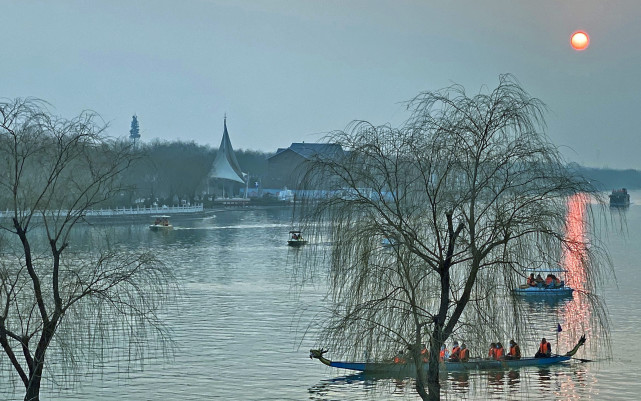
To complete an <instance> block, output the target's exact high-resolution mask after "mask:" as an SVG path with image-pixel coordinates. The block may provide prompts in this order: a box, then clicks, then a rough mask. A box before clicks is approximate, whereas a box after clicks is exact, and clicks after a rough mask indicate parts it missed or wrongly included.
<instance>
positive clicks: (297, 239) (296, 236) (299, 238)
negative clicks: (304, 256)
mask: <svg viewBox="0 0 641 401" xmlns="http://www.w3.org/2000/svg"><path fill="white" fill-rule="evenodd" d="M305 244H307V240H305V239H303V233H302V232H301V231H290V232H289V240H288V241H287V245H289V246H293V247H299V246H303V245H305Z"/></svg>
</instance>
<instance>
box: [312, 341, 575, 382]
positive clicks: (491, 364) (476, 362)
mask: <svg viewBox="0 0 641 401" xmlns="http://www.w3.org/2000/svg"><path fill="white" fill-rule="evenodd" d="M584 343H585V336H582V337H581V338H580V339H579V342H578V343H577V345H576V346H575V347H574V348H573V349H572V350H570V351H568V352H567V353H566V354H565V355H552V356H550V357H547V358H529V357H527V358H521V359H510V360H494V359H482V358H470V360H469V361H468V362H450V361H445V362H440V364H439V368H440V370H441V371H444V372H460V371H466V370H508V369H518V368H521V367H526V366H549V365H556V364H559V363H563V362H567V361H569V360H571V359H572V357H573V356H574V354H575V353H576V352H577V351H578V350H579V347H581V346H582V345H583V344H584ZM327 351H328V350H324V349H320V350H317V349H310V350H309V357H310V358H312V359H318V360H319V361H321V362H322V363H324V364H325V365H327V366H331V367H333V368H339V369H347V370H355V371H359V372H363V373H385V374H410V375H411V374H415V373H416V368H415V366H414V363H412V362H406V363H397V362H393V361H386V362H344V361H331V360H329V359H327V358H325V357H324V356H323V355H324V354H325V353H326V352H327ZM427 367H428V363H427V362H426V363H424V364H423V370H424V371H427Z"/></svg>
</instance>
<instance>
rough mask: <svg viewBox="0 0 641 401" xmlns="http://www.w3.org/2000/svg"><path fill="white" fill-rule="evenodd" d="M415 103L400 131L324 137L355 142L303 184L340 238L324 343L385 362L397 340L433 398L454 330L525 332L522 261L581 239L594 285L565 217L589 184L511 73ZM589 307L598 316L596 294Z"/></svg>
mask: <svg viewBox="0 0 641 401" xmlns="http://www.w3.org/2000/svg"><path fill="white" fill-rule="evenodd" d="M407 105H408V110H409V111H410V112H411V117H410V118H409V119H408V121H407V122H406V124H404V125H403V126H402V127H401V128H392V127H390V126H387V125H386V126H373V125H371V124H369V123H367V122H363V121H360V122H355V123H353V124H352V125H351V126H350V127H348V130H346V131H340V132H335V133H332V134H331V135H330V136H329V138H328V141H329V142H332V143H338V144H340V145H342V146H343V148H344V149H346V150H347V151H348V152H347V154H346V156H345V157H343V158H317V159H316V160H315V161H314V162H313V164H311V165H310V166H309V170H308V174H307V176H306V182H307V183H308V185H309V187H310V188H313V187H315V188H318V187H319V185H324V186H325V187H326V188H327V189H329V191H328V193H329V194H330V195H329V196H327V197H324V198H322V199H311V198H309V199H307V200H306V208H307V214H306V216H307V221H306V224H307V226H308V227H309V229H310V230H314V232H315V234H316V235H324V236H328V237H329V238H328V240H329V241H331V244H332V246H331V248H330V254H331V257H330V262H331V263H330V271H329V280H330V282H329V291H330V297H329V298H330V300H331V305H332V306H331V314H330V317H329V318H328V319H326V320H325V321H324V322H323V327H322V330H321V333H322V334H321V338H320V339H319V343H320V345H323V346H329V347H331V348H332V351H333V352H336V353H339V354H342V355H344V356H347V357H350V356H351V357H355V358H361V357H362V355H364V353H365V354H366V355H368V357H369V358H373V359H378V360H381V359H386V358H391V357H392V356H393V353H396V352H397V351H399V350H403V351H404V352H405V358H407V361H408V362H413V363H414V364H415V366H416V367H417V372H416V391H417V392H418V393H419V394H420V396H421V397H422V398H423V399H430V400H436V399H439V397H440V383H439V380H438V369H439V362H438V357H439V350H440V347H441V345H443V344H444V343H445V342H446V340H447V339H449V338H452V337H454V338H455V339H464V340H465V341H466V342H468V343H471V344H483V345H485V344H489V342H490V339H492V341H495V339H497V338H505V336H515V338H517V339H518V338H521V337H522V336H523V335H524V332H523V331H524V330H526V329H525V328H526V327H528V325H526V321H525V320H526V317H525V314H523V313H521V306H520V304H519V303H518V302H517V301H516V300H515V299H514V298H513V296H512V292H511V289H512V288H515V287H516V286H518V284H521V283H524V282H525V277H526V276H527V274H526V273H525V272H526V270H525V269H526V268H532V267H542V266H549V265H556V264H558V261H559V260H560V257H561V253H562V251H563V249H564V248H568V249H569V248H570V247H574V248H573V249H576V247H577V246H579V247H580V248H581V249H582V250H585V251H586V252H585V253H583V254H582V255H583V256H584V257H582V258H581V263H582V264H583V268H584V269H585V270H586V272H588V274H587V275H586V277H587V283H586V291H587V292H589V291H591V290H592V289H593V288H594V283H595V282H596V281H597V280H598V277H599V274H598V273H599V269H600V268H601V266H602V265H601V264H599V263H593V262H592V261H593V260H594V261H596V260H600V259H599V258H593V257H592V255H591V252H593V251H595V250H596V248H597V247H592V248H586V247H585V246H581V245H584V244H577V243H576V242H577V241H583V239H577V238H579V237H576V236H575V237H573V239H571V240H569V239H568V238H567V237H566V236H565V235H564V232H565V229H564V225H565V216H566V200H567V198H568V196H570V195H573V194H576V193H587V194H593V193H595V190H594V188H593V187H592V186H591V185H590V184H589V182H587V181H586V180H583V179H581V178H578V177H576V176H575V175H574V174H573V173H572V172H571V171H569V170H568V169H567V168H566V165H565V163H564V162H563V160H562V158H561V156H560V154H559V152H558V151H557V149H556V148H555V147H554V146H553V145H552V144H551V143H550V142H549V140H548V139H547V137H546V136H545V134H544V133H543V132H544V126H545V122H544V116H543V113H544V111H545V106H544V105H543V104H542V103H541V102H540V101H539V100H537V99H535V98H532V97H531V96H530V95H528V93H527V92H526V91H525V90H524V89H522V88H521V86H520V85H519V84H518V82H516V80H515V79H514V78H513V77H512V76H510V75H503V76H500V79H499V85H498V86H497V87H496V88H495V89H494V90H492V91H491V92H489V93H488V91H482V92H481V93H479V94H477V95H474V96H472V97H469V96H468V95H466V93H465V91H464V88H462V87H461V86H451V87H448V88H446V89H443V90H440V91H435V92H424V93H421V94H419V95H418V96H417V97H416V98H415V99H413V100H412V101H410V102H408V104H407ZM570 242H571V243H570ZM592 300H594V298H592ZM589 307H590V308H594V309H595V310H596V311H597V313H595V315H594V316H595V317H596V319H595V321H596V324H600V323H599V322H603V319H602V318H603V314H602V313H601V312H600V309H599V305H598V302H591V303H589ZM515 331H516V332H515ZM422 344H428V345H427V348H428V350H429V367H428V370H427V374H426V375H425V374H421V372H422V366H423V364H422V363H421V361H422V358H423V355H421V348H422ZM477 355H478V354H477Z"/></svg>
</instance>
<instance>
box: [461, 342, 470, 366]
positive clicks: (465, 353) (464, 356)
mask: <svg viewBox="0 0 641 401" xmlns="http://www.w3.org/2000/svg"><path fill="white" fill-rule="evenodd" d="M460 356H461V357H460V360H461V362H467V361H469V360H470V350H469V349H467V346H466V345H465V343H463V344H461V352H460Z"/></svg>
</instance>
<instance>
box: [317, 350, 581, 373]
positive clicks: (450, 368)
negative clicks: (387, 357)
mask: <svg viewBox="0 0 641 401" xmlns="http://www.w3.org/2000/svg"><path fill="white" fill-rule="evenodd" d="M319 359H320V358H319ZM570 359H572V357H570V356H564V355H558V356H551V357H549V358H521V359H515V360H505V361H497V360H492V359H480V358H479V359H470V360H469V361H468V362H441V363H440V364H439V367H440V370H441V371H444V372H460V371H465V370H495V369H499V370H502V369H517V368H520V367H524V366H548V365H556V364H558V363H561V362H567V361H569V360H570ZM321 362H323V361H322V360H321ZM327 362H328V363H325V362H323V363H325V365H327V366H331V367H333V368H338V369H347V370H355V371H359V372H364V373H389V374H396V373H398V374H402V373H407V374H412V373H415V372H416V369H415V368H414V364H413V363H394V362H339V361H329V360H327ZM427 367H428V364H427V363H425V364H423V370H425V371H427Z"/></svg>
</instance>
